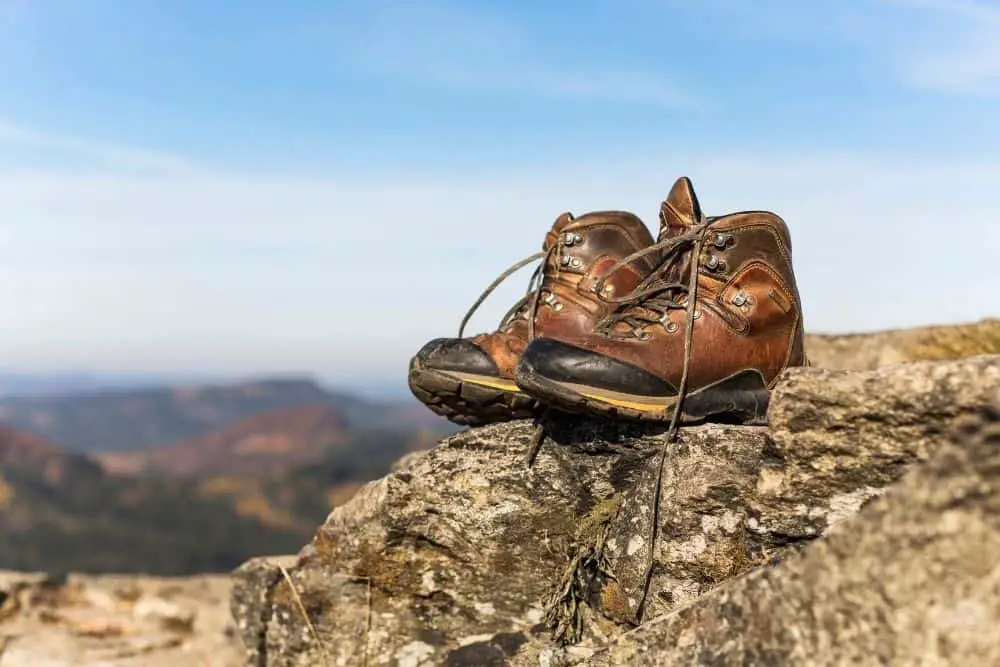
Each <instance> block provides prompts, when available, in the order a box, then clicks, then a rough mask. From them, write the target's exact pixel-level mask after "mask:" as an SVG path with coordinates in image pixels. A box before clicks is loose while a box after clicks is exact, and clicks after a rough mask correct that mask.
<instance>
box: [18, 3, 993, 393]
mask: <svg viewBox="0 0 1000 667" xmlns="http://www.w3.org/2000/svg"><path fill="white" fill-rule="evenodd" d="M208 4H209V3H200V2H196V1H195V0H178V1H176V2H170V3H166V2H163V3H157V2H152V3H129V2H125V1H124V0H94V1H93V2H90V3H87V4H86V6H85V7H84V6H83V4H82V3H73V2H71V1H69V0H39V1H32V2H28V1H27V0H12V1H8V2H6V3H0V62H3V63H4V67H3V68H2V69H0V219H3V221H4V222H5V224H4V225H3V226H2V227H0V286H2V287H3V293H4V294H6V295H7V300H8V301H7V302H8V304H9V305H8V307H7V308H5V309H3V311H2V315H0V329H2V330H3V332H4V334H3V335H2V336H0V361H2V362H3V363H0V366H5V367H10V368H13V369H15V370H16V371H21V372H30V373H47V372H57V371H58V372H63V371H65V370H66V369H70V370H71V371H72V372H78V371H81V370H82V371H83V372H90V373H144V374H163V373H167V374H173V375H179V376H198V377H222V378H239V377H246V376H263V375H272V374H289V373H292V374H294V373H308V374H312V375H315V376H316V377H318V378H320V379H321V380H322V381H323V382H324V384H327V385H329V386H337V387H345V388H349V387H352V386H356V387H360V388H362V389H364V388H365V387H384V388H391V387H395V386H399V387H400V388H401V391H405V374H406V364H407V361H408V359H409V357H410V355H412V354H413V353H414V352H415V351H416V350H417V349H418V348H419V347H420V346H421V345H422V344H423V343H424V342H425V341H426V340H428V339H430V338H434V337H438V336H449V335H454V334H455V333H456V332H457V328H458V323H459V320H460V319H461V317H462V315H463V314H464V313H465V311H466V309H467V308H468V306H469V305H470V304H471V303H472V301H473V300H474V299H475V298H476V296H478V295H479V293H480V292H481V290H482V289H483V288H484V287H485V286H486V285H487V284H489V282H490V281H491V280H492V279H493V278H494V277H495V276H496V275H497V274H499V273H500V272H501V271H502V270H503V269H505V268H506V267H507V266H509V265H510V264H512V263H513V262H515V261H516V260H518V259H520V258H522V257H524V256H526V255H529V254H531V253H533V252H535V251H536V250H537V249H538V248H539V246H540V244H541V241H542V237H543V236H544V234H545V231H546V230H547V228H548V227H549V225H550V224H551V223H552V221H553V220H554V219H555V218H556V216H557V215H559V214H560V213H561V212H562V211H567V210H568V211H572V212H574V213H576V214H581V213H584V212H586V211H588V210H599V209H624V210H631V211H634V212H635V213H637V214H639V215H640V217H642V218H643V219H644V220H645V221H646V222H647V223H648V224H649V225H650V226H651V227H654V226H655V224H656V211H657V208H658V206H659V202H660V200H661V199H662V197H663V196H664V195H665V194H666V192H667V191H668V190H669V188H670V185H671V184H672V183H673V181H674V180H675V179H676V178H677V177H678V176H680V175H687V176H690V177H691V178H692V180H693V182H694V186H695V188H696V190H697V191H698V194H699V196H700V198H701V202H702V204H703V206H704V208H705V210H706V212H707V213H708V214H710V215H711V214H720V213H724V212H728V211H734V210H744V209H769V210H773V211H775V212H777V213H778V214H779V215H781V216H782V217H783V218H784V219H785V220H786V221H787V222H788V225H789V227H790V229H791V234H792V245H793V249H794V251H793V258H794V263H795V270H796V274H797V276H798V280H799V288H800V292H801V294H802V298H803V303H804V317H805V325H806V329H807V331H809V332H814V333H852V332H865V331H873V330H882V329H892V328H901V327H911V326H920V325H928V324H950V323H957V322H966V321H974V320H979V319H982V318H985V317H991V316H998V315H1000V292H998V291H997V290H996V288H995V287H994V286H995V285H997V284H1000V264H998V263H997V262H996V261H994V260H995V258H996V257H997V251H996V248H997V247H1000V225H998V224H996V223H995V222H994V221H993V218H994V217H995V216H996V211H995V209H996V200H997V197H998V193H1000V150H998V149H1000V130H998V129H997V128H998V127H1000V126H998V124H997V118H998V111H1000V46H998V44H1000V43H998V42H997V41H996V40H995V39H993V36H994V35H995V34H996V32H997V30H1000V8H997V7H995V6H993V5H991V4H988V3H986V2H982V1H975V0H949V1H947V2H945V1H944V0H850V1H849V2H843V3H838V4H837V5H836V7H831V6H828V5H819V3H816V4H807V3H798V2H794V1H793V0H769V1H768V2H766V3H763V4H762V5H760V6H758V7H755V8H754V9H753V10H751V9H749V8H746V7H742V6H734V4H733V3H727V2H722V0H708V1H707V2H703V3H681V2H676V1H674V0H623V1H620V2H610V1H608V0H588V1H587V2H581V3H578V4H576V5H574V10H573V12H572V13H566V12H561V11H559V9H558V8H557V7H554V6H549V5H544V6H540V5H537V3H526V2H514V3H509V2H504V3H501V2H499V1H484V2H480V3H475V4H474V5H469V4H467V3H458V2H455V1H451V2H448V1H439V2H409V1H407V2H392V3H390V2H369V3H348V2H344V3H323V2H319V1H318V0H315V1H314V0H303V1H300V2H297V3H288V4H286V5H284V6H282V7H281V8H280V10H278V9H275V8H274V5H273V4H271V3H265V2H263V1H262V0H250V1H246V2H240V3H224V5H225V7H226V9H225V11H224V12H221V11H219V6H220V5H218V4H213V5H212V7H209V6H208ZM529 273H530V270H528V269H526V270H525V271H523V272H522V273H520V274H517V275H515V276H514V277H512V278H510V279H509V280H508V281H507V283H505V285H504V286H503V287H502V288H501V289H499V290H498V291H497V292H496V293H495V294H494V295H493V296H492V297H491V298H490V299H489V300H488V301H487V302H486V304H485V305H484V306H483V308H482V309H481V311H480V313H479V314H478V315H477V316H476V318H475V319H474V320H473V323H472V326H471V327H470V329H469V330H470V332H472V331H485V330H488V329H490V328H492V327H493V326H495V324H496V321H497V319H498V318H499V317H500V316H501V314H502V313H503V312H505V311H506V310H507V308H508V306H509V305H510V303H511V301H512V300H514V299H516V298H517V297H518V296H519V295H520V294H521V293H522V292H523V290H524V287H525V284H526V281H527V279H528V275H529Z"/></svg>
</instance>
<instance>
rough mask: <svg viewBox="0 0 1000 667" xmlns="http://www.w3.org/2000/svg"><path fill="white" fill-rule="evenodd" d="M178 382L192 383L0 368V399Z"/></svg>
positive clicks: (152, 377)
mask: <svg viewBox="0 0 1000 667" xmlns="http://www.w3.org/2000/svg"><path fill="white" fill-rule="evenodd" d="M181 382H183V383H185V384H191V383H192V382H194V380H193V378H180V377H167V376H166V375H157V374H150V373H147V374H143V373H84V372H80V373H73V372H63V373H24V372H15V371H9V370H3V369H0V397H12V396H58V395H62V394H80V393H88V392H95V391H109V390H115V389H117V390H123V389H138V388H143V387H160V386H163V385H167V384H179V383H181Z"/></svg>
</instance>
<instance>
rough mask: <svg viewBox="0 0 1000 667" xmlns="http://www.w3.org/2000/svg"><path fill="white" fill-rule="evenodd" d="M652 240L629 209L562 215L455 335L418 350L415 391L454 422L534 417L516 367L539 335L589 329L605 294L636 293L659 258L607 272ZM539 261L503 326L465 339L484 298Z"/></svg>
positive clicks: (604, 308) (534, 405)
mask: <svg viewBox="0 0 1000 667" xmlns="http://www.w3.org/2000/svg"><path fill="white" fill-rule="evenodd" d="M652 244H653V237H652V236H651V235H650V233H649V229H647V227H646V225H645V224H644V223H643V222H642V221H641V220H640V219H639V218H638V217H636V216H634V215H632V214H631V213H626V212H623V211H600V212H594V213H588V214H586V215H583V216H580V217H579V218H574V217H573V215H572V214H570V213H563V214H562V215H560V216H559V218H558V219H556V221H555V224H554V225H553V226H552V228H551V229H550V230H549V232H548V233H547V234H546V236H545V241H544V244H543V246H542V252H540V253H537V254H535V255H532V256H531V257H528V258H526V259H525V260H522V261H521V262H518V263H517V264H515V265H514V266H512V267H511V268H510V269H508V270H507V271H505V272H504V273H503V274H501V275H500V277H499V278H497V280H496V281H494V282H493V284H492V285H490V286H489V287H488V288H487V290H486V292H484V293H483V295H482V296H480V297H479V299H478V300H477V301H476V302H475V304H473V306H472V308H471V309H470V311H469V312H468V313H467V314H466V316H465V318H464V319H463V320H462V324H461V326H460V327H459V331H458V337H457V338H438V339H436V340H432V341H431V342H429V343H427V344H426V345H425V346H424V347H423V348H422V349H421V350H420V351H419V352H418V353H417V355H416V356H415V357H414V358H413V359H412V360H411V362H410V372H409V385H410V390H411V391H412V392H413V394H414V395H415V396H416V397H417V398H418V399H419V400H420V401H421V402H423V403H424V404H425V405H427V407H429V408H430V409H431V410H433V411H434V412H436V413H437V414H439V415H443V416H444V417H447V418H448V419H449V420H450V421H452V422H455V423H456V424H467V425H480V424H487V423H491V422H497V421H505V420H510V419H521V418H526V417H531V416H533V415H535V414H536V412H537V411H538V409H539V405H538V402H537V401H536V400H535V399H534V398H532V397H530V396H528V395H527V394H525V393H524V392H523V391H521V390H520V389H519V388H518V386H517V385H516V384H515V382H514V368H515V367H516V366H517V362H518V359H519V358H520V356H521V353H522V352H523V351H524V349H525V347H527V345H528V343H529V341H530V340H531V339H532V338H534V337H535V336H536V335H550V336H559V337H568V338H573V337H579V336H584V335H586V334H588V333H589V332H590V331H592V330H593V329H594V327H595V326H596V325H597V323H598V322H599V321H601V320H602V319H603V318H604V317H606V316H607V315H608V314H610V313H611V311H612V310H613V309H614V307H615V304H614V303H611V302H609V301H607V300H606V299H608V298H613V297H614V296H615V295H621V294H628V293H629V292H631V291H632V290H634V289H635V288H636V287H637V286H638V285H639V283H640V282H641V281H642V280H643V279H644V278H645V277H646V275H647V274H648V272H649V271H650V270H652V268H653V265H654V263H653V261H652V260H650V259H648V258H640V259H639V260H638V261H635V262H632V263H630V264H629V266H627V267H621V268H619V269H618V270H616V271H615V273H614V275H612V276H605V274H606V273H607V271H608V269H610V268H612V267H614V266H615V265H616V264H618V262H619V261H620V260H621V259H623V258H625V257H627V256H628V255H630V254H633V253H635V252H636V251H638V250H641V249H643V248H648V247H649V246H651V245H652ZM537 260H542V262H541V264H540V265H539V266H538V268H537V269H536V271H535V274H534V275H533V276H532V279H531V281H530V283H529V289H528V293H527V294H526V295H525V296H524V297H523V298H522V299H521V300H520V301H518V302H517V303H516V304H514V306H513V307H512V308H511V309H510V310H509V311H508V312H507V315H505V316H504V318H503V319H502V320H501V322H500V325H499V327H498V329H497V330H496V331H494V332H492V333H488V334H480V335H478V336H475V337H472V338H465V337H463V335H464V331H465V325H466V323H467V322H468V321H469V318H470V317H471V316H472V314H473V313H474V312H475V310H476V309H477V308H478V307H479V305H480V304H481V303H482V302H483V300H484V299H485V298H486V297H487V296H489V294H490V293H491V292H492V291H493V290H494V289H495V288H496V287H497V286H498V285H499V284H500V283H501V282H502V281H503V280H504V279H506V278H507V277H508V276H509V275H511V274H512V273H514V271H516V270H518V269H520V268H521V267H523V266H526V265H528V264H529V263H531V262H533V261H537ZM602 278H603V279H602ZM599 291H600V293H599Z"/></svg>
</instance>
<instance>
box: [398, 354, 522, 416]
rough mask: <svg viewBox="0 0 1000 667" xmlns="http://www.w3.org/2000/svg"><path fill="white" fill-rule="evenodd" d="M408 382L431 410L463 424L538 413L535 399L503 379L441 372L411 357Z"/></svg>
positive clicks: (411, 388) (415, 393) (412, 390)
mask: <svg viewBox="0 0 1000 667" xmlns="http://www.w3.org/2000/svg"><path fill="white" fill-rule="evenodd" d="M408 383H409V385H410V391H411V392H413V395H414V396H416V397H417V399H418V400H420V402H421V403H423V404H424V405H426V406H427V407H428V408H430V410H431V412H433V413H435V414H438V415H441V416H442V417H444V418H445V419H447V420H448V421H450V422H452V423H454V424H460V425H462V426H482V425H484V424H493V423H496V422H502V421H511V420H514V419H528V418H531V417H534V416H536V415H537V414H538V412H539V404H538V401H537V400H535V399H534V398H532V397H531V396H528V395H527V394H525V393H524V392H523V391H521V389H520V388H518V386H517V385H516V384H515V383H514V382H513V381H512V380H505V379H504V378H498V377H491V376H488V375H476V374H473V373H460V372H458V371H440V370H436V369H432V368H426V367H424V366H423V365H422V364H421V363H420V362H419V361H418V360H417V359H413V360H412V361H411V362H410V372H409V375H408Z"/></svg>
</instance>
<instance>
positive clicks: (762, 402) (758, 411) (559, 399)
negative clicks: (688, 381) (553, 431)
mask: <svg viewBox="0 0 1000 667" xmlns="http://www.w3.org/2000/svg"><path fill="white" fill-rule="evenodd" d="M517 384H518V386H520V387H521V389H523V390H524V391H525V392H526V393H528V394H530V395H532V396H534V397H535V398H537V399H539V400H540V401H542V402H544V403H548V404H550V405H552V406H553V407H556V408H558V409H560V410H563V411H565V412H574V413H587V412H591V413H598V414H601V415H605V416H608V417H614V418H625V419H634V420H642V421H655V422H669V421H670V419H671V417H672V416H673V409H674V405H675V404H676V403H677V397H676V396H641V395H636V394H627V393H622V392H616V391H610V390H607V389H599V388H597V387H591V386H587V385H582V384H575V383H571V382H559V381H557V380H550V379H548V378H546V377H543V376H541V375H538V374H537V373H535V372H533V370H532V369H531V368H524V367H519V368H518V369H517ZM770 398H771V392H770V391H769V390H768V389H767V386H766V385H765V383H764V379H763V378H762V377H761V376H760V374H759V373H757V372H756V371H744V372H742V373H738V374H736V375H733V376H731V377H728V378H725V379H723V380H720V381H719V382H717V383H715V384H712V385H709V386H707V387H703V388H701V389H699V390H697V391H692V392H689V393H688V394H687V396H685V398H684V404H683V406H682V410H681V416H680V421H681V423H693V422H704V421H721V422H725V423H737V424H745V425H766V424H767V408H768V405H769V404H770Z"/></svg>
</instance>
